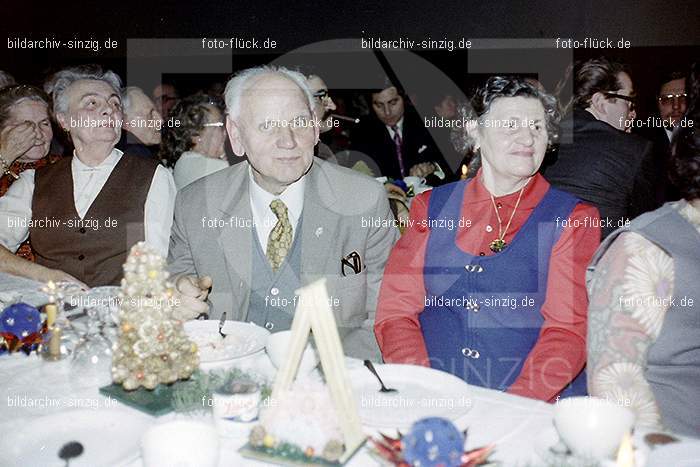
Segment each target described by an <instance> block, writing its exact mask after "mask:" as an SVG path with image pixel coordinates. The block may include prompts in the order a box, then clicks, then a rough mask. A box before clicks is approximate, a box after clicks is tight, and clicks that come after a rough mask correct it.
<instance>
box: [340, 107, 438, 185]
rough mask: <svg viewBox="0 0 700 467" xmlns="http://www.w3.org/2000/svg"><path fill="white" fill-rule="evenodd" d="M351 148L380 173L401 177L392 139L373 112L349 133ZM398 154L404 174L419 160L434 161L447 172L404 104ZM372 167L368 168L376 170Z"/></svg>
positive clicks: (426, 136)
mask: <svg viewBox="0 0 700 467" xmlns="http://www.w3.org/2000/svg"><path fill="white" fill-rule="evenodd" d="M350 148H351V150H353V151H358V152H361V153H363V154H367V155H368V156H369V157H370V158H371V159H372V160H373V161H374V162H375V163H376V165H377V167H376V168H378V169H379V172H380V174H376V175H383V176H386V177H389V178H401V170H400V168H399V161H398V159H397V158H396V149H395V147H394V140H393V139H392V138H391V136H390V135H389V130H388V129H387V127H386V125H384V124H383V123H382V122H381V121H380V120H379V119H377V118H376V117H375V116H374V115H372V116H369V117H367V118H365V119H363V120H362V122H361V123H360V125H359V126H358V128H357V129H356V130H355V131H354V132H353V134H352V142H351V147H350ZM402 155H403V162H404V169H405V171H406V175H409V174H408V171H409V170H410V169H411V167H413V166H414V165H416V164H419V163H421V162H437V163H438V164H440V167H441V168H442V170H443V171H444V172H445V173H446V174H448V175H449V174H450V166H449V165H448V164H447V162H446V161H445V159H444V158H443V157H442V154H441V153H440V151H439V150H438V148H437V145H436V144H435V142H434V141H433V139H432V137H431V136H430V133H428V131H427V130H426V129H425V126H424V125H423V121H422V120H421V119H420V117H419V116H418V114H417V113H416V112H415V111H414V110H412V109H411V108H409V107H407V108H406V112H405V113H404V117H403V130H402ZM376 168H375V167H372V169H376Z"/></svg>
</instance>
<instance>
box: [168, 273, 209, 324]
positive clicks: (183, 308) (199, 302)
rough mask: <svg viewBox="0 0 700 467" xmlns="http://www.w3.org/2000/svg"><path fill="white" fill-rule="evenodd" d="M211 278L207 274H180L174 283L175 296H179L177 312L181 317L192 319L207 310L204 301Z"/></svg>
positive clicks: (207, 307) (207, 306)
mask: <svg viewBox="0 0 700 467" xmlns="http://www.w3.org/2000/svg"><path fill="white" fill-rule="evenodd" d="M211 286H212V280H211V277H209V276H204V277H201V278H200V277H197V276H191V275H188V276H180V277H179V278H178V279H177V282H176V283H175V290H176V292H177V298H179V302H180V303H179V308H180V310H178V312H177V313H178V314H179V315H180V317H181V318H183V319H194V318H196V317H197V316H199V315H201V314H202V313H207V312H208V311H209V305H208V304H207V303H206V300H207V296H208V295H209V289H210V288H211Z"/></svg>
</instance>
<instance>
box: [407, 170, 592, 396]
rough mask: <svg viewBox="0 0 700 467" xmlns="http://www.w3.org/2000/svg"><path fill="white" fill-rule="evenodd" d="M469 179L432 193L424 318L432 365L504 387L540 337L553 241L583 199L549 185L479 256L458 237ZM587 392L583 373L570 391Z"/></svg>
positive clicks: (470, 379)
mask: <svg viewBox="0 0 700 467" xmlns="http://www.w3.org/2000/svg"><path fill="white" fill-rule="evenodd" d="M467 184H468V182H457V183H452V184H448V185H444V186H442V187H439V188H436V189H434V190H433V191H432V193H431V195H430V204H429V206H428V222H429V227H430V235H429V239H428V245H427V249H426V254H425V263H424V269H423V275H424V281H425V289H426V301H425V308H424V309H423V312H422V313H421V314H420V323H421V328H422V331H423V337H424V339H425V344H426V347H427V350H428V356H429V358H430V363H431V366H432V367H433V368H436V369H439V370H442V371H447V372H449V373H452V374H454V375H456V376H458V377H460V378H462V379H464V380H465V381H466V382H468V383H469V384H473V385H477V386H482V387H488V388H492V389H498V390H505V389H507V388H508V387H509V386H510V385H511V384H512V383H513V382H514V381H515V379H516V378H517V377H518V375H519V374H520V371H521V369H522V367H523V363H524V362H525V360H526V359H527V357H528V355H529V353H530V351H531V350H532V348H533V347H534V345H535V343H536V341H537V339H538V337H539V333H540V329H541V327H542V324H543V322H544V318H543V317H542V314H541V313H540V309H541V307H542V304H543V303H544V301H545V298H546V292H547V275H548V272H549V260H550V256H551V253H552V248H553V247H554V245H555V243H556V242H557V240H558V239H559V237H560V235H561V231H562V227H561V226H562V222H561V220H564V219H568V217H569V215H570V214H571V212H572V211H573V209H574V207H575V206H576V204H577V203H578V202H579V200H578V199H577V198H575V197H574V196H572V195H570V194H568V193H565V192H563V191H559V190H557V189H555V188H551V187H550V189H549V190H548V191H547V193H546V194H545V196H544V198H543V199H542V200H541V201H540V203H539V204H538V205H537V207H536V208H535V209H534V211H533V212H532V214H531V215H530V217H529V218H528V219H527V221H526V222H525V224H524V225H523V226H522V227H521V228H520V231H519V232H518V233H517V234H516V236H515V237H514V238H513V240H512V242H511V243H510V244H509V245H508V246H507V247H506V249H505V250H503V251H502V252H500V253H496V254H494V255H491V256H474V255H471V254H469V253H466V252H464V251H462V250H460V249H459V248H458V247H457V244H456V234H457V231H458V229H459V224H460V222H459V221H460V216H461V210H462V202H463V199H464V190H465V188H466V187H467ZM465 214H466V215H467V216H468V213H465ZM557 219H558V220H559V222H557ZM466 220H468V219H463V220H462V221H463V222H462V224H465V223H466V222H465V221H466ZM467 228H468V227H467ZM494 238H495V235H494ZM585 393H586V382H585V373H584V372H581V374H580V375H579V376H578V377H577V378H576V379H575V380H574V382H573V383H572V384H571V385H570V387H569V388H568V389H567V390H566V391H565V394H564V395H580V394H585Z"/></svg>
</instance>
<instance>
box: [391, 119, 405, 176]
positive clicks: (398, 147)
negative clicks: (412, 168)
mask: <svg viewBox="0 0 700 467" xmlns="http://www.w3.org/2000/svg"><path fill="white" fill-rule="evenodd" d="M391 130H392V131H393V132H394V149H395V150H396V158H397V159H398V160H399V170H401V177H402V178H403V177H405V176H406V170H405V169H404V167H403V154H402V153H401V143H402V141H401V135H400V134H399V127H398V126H396V125H394V126H392V127H391Z"/></svg>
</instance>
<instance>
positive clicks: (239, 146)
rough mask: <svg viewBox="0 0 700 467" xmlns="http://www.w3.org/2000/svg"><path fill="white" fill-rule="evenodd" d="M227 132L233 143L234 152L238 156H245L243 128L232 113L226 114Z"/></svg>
mask: <svg viewBox="0 0 700 467" xmlns="http://www.w3.org/2000/svg"><path fill="white" fill-rule="evenodd" d="M226 133H228V140H229V142H230V143H231V149H233V153H234V154H235V155H236V156H238V157H243V156H245V148H244V147H243V141H242V138H241V129H240V128H239V127H238V125H237V124H236V122H234V121H233V119H232V118H231V116H230V115H227V116H226Z"/></svg>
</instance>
